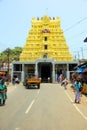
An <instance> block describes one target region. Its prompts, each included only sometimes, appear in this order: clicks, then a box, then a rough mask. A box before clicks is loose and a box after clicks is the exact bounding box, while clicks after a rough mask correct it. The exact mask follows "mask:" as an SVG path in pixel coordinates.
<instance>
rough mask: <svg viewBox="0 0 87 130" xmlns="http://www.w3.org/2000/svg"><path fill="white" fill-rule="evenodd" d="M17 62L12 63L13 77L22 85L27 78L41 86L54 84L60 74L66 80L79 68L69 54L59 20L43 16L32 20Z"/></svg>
mask: <svg viewBox="0 0 87 130" xmlns="http://www.w3.org/2000/svg"><path fill="white" fill-rule="evenodd" d="M31 25H32V26H31V29H30V30H29V33H28V36H27V39H26V43H25V45H24V49H23V51H22V53H21V55H20V61H18V62H14V63H13V67H12V68H13V70H12V77H14V76H15V75H17V76H18V77H19V79H20V80H21V81H24V79H25V78H26V77H27V76H28V75H35V76H37V77H40V78H41V79H42V82H47V81H48V78H49V79H50V82H55V81H57V78H58V76H59V75H60V74H64V76H65V77H67V78H68V79H69V78H70V73H71V72H72V71H73V68H74V67H75V66H76V65H77V64H78V63H77V61H74V60H73V56H72V54H71V52H70V51H69V47H68V44H67V42H66V39H65V36H64V32H63V30H62V29H61V22H60V18H59V17H56V18H55V17H53V18H51V17H49V16H43V17H42V18H32V21H31Z"/></svg>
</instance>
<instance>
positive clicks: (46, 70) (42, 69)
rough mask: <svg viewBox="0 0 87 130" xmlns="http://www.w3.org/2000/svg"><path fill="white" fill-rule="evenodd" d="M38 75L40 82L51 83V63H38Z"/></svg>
mask: <svg viewBox="0 0 87 130" xmlns="http://www.w3.org/2000/svg"><path fill="white" fill-rule="evenodd" d="M38 73H39V77H41V80H42V82H45V83H47V82H49V81H50V82H52V63H43V62H42V63H39V64H38ZM48 80H49V81H48Z"/></svg>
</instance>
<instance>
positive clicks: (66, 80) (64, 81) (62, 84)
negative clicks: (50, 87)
mask: <svg viewBox="0 0 87 130" xmlns="http://www.w3.org/2000/svg"><path fill="white" fill-rule="evenodd" d="M67 85H68V79H67V78H65V79H64V80H63V81H62V83H61V86H64V88H65V89H67Z"/></svg>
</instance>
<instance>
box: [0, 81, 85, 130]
mask: <svg viewBox="0 0 87 130" xmlns="http://www.w3.org/2000/svg"><path fill="white" fill-rule="evenodd" d="M84 99H85V98H84V96H82V102H81V104H74V102H73V100H74V93H73V92H72V90H71V89H70V87H69V85H68V89H67V90H64V88H63V87H61V86H60V85H58V84H45V83H44V84H41V88H40V89H25V87H24V86H22V85H16V86H9V88H8V99H7V102H6V105H5V106H1V107H0V130H87V105H86V102H84V101H83V100H84Z"/></svg>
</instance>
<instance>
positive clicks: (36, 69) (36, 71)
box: [35, 63, 38, 77]
mask: <svg viewBox="0 0 87 130" xmlns="http://www.w3.org/2000/svg"><path fill="white" fill-rule="evenodd" d="M35 76H37V77H38V68H37V63H36V64H35Z"/></svg>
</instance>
